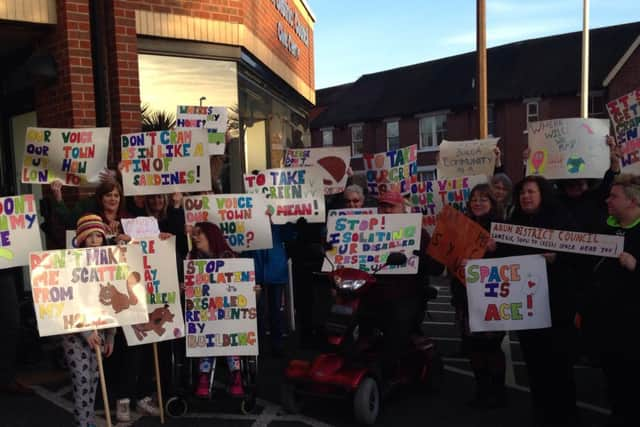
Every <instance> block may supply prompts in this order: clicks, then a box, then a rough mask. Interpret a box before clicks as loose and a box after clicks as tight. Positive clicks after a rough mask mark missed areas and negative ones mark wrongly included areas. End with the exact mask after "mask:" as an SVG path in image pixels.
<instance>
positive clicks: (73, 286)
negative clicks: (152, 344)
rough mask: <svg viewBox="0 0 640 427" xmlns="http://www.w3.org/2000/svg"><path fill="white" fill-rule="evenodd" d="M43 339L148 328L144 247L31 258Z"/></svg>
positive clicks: (51, 253) (41, 254)
mask: <svg viewBox="0 0 640 427" xmlns="http://www.w3.org/2000/svg"><path fill="white" fill-rule="evenodd" d="M29 268H30V273H31V292H32V295H33V303H34V306H35V313H36V319H37V323H38V331H40V336H43V337H44V336H48V335H60V334H69V333H74V332H81V331H90V330H94V329H103V328H112V327H115V326H124V325H131V324H135V323H143V322H147V321H148V320H149V319H148V314H147V301H146V297H145V292H146V291H145V286H144V281H143V280H144V270H143V266H142V250H141V248H140V245H120V246H101V247H97V248H84V249H63V250H56V251H44V252H32V253H31V254H30V263H29Z"/></svg>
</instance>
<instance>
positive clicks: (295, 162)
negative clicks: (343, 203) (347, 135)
mask: <svg viewBox="0 0 640 427" xmlns="http://www.w3.org/2000/svg"><path fill="white" fill-rule="evenodd" d="M350 162H351V147H349V146H346V147H324V148H300V149H297V148H295V149H294V148H288V149H287V151H286V152H285V155H284V167H285V168H298V167H304V166H313V165H315V166H318V170H319V171H320V174H321V175H322V182H323V184H324V193H325V194H338V193H342V192H343V191H344V187H345V185H346V184H347V179H348V178H349V177H348V176H347V168H348V167H349V163H350Z"/></svg>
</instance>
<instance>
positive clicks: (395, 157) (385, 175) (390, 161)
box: [362, 144, 418, 196]
mask: <svg viewBox="0 0 640 427" xmlns="http://www.w3.org/2000/svg"><path fill="white" fill-rule="evenodd" d="M362 159H363V160H364V170H365V173H366V174H367V188H368V190H369V194H371V195H374V196H375V195H379V194H380V193H384V192H385V191H399V192H401V193H402V194H408V193H409V192H410V191H411V184H414V183H416V182H418V146H417V145H415V144H414V145H410V146H409V147H404V148H399V149H397V150H391V151H385V152H382V153H376V154H371V153H364V154H363V155H362Z"/></svg>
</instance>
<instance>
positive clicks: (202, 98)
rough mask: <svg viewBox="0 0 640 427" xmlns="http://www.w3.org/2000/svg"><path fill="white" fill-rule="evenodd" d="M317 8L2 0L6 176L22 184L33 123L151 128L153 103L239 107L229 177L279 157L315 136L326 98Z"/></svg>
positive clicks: (296, 1)
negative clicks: (312, 116)
mask: <svg viewBox="0 0 640 427" xmlns="http://www.w3.org/2000/svg"><path fill="white" fill-rule="evenodd" d="M314 19H315V18H314V16H313V13H312V12H311V10H310V9H309V7H308V5H307V4H306V2H305V0H200V1H181V0H127V1H125V0H30V1H23V0H0V36H1V38H2V41H3V43H2V47H0V58H1V60H2V63H3V67H2V68H3V69H2V71H1V72H0V78H1V80H2V91H3V92H2V98H3V102H2V109H1V113H2V117H1V120H0V130H1V133H0V135H2V136H1V143H0V159H1V161H0V165H1V166H0V169H1V173H0V178H1V184H2V192H3V194H18V193H25V192H33V193H34V194H36V198H39V196H40V191H41V187H39V186H33V188H31V187H30V186H25V185H22V184H20V179H19V171H20V159H21V157H22V153H23V150H24V131H25V128H26V127H27V126H42V127H61V128H73V127H101V126H108V127H110V128H111V145H110V151H109V155H110V156H109V163H110V166H111V167H114V166H115V165H116V164H117V161H118V157H119V138H120V135H121V134H124V133H131V132H137V131H140V130H141V106H142V105H145V106H147V111H149V112H152V113H157V112H164V113H169V114H170V115H173V116H175V112H176V106H177V105H179V104H180V105H213V106H227V107H228V109H229V116H230V117H231V119H232V124H231V128H232V132H230V134H229V139H230V141H228V142H229V144H228V146H227V148H228V152H227V154H228V156H227V158H228V161H227V163H226V166H227V167H226V168H225V175H226V179H225V182H226V185H227V190H229V191H241V190H242V173H243V172H244V171H246V170H252V169H262V168H266V167H269V166H271V165H272V164H275V165H278V164H279V163H280V157H281V155H282V150H283V148H284V147H285V146H286V145H296V144H297V145H302V144H304V140H305V139H306V140H307V144H308V138H309V133H308V128H307V123H308V113H309V111H310V109H311V108H312V106H313V104H314V102H315V88H314V85H315V83H314V62H313V61H314V57H313V52H314V38H313V26H314Z"/></svg>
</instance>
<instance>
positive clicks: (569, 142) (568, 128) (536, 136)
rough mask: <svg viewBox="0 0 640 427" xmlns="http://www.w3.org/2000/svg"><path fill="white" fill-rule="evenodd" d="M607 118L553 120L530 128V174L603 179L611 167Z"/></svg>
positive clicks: (532, 124) (538, 123) (562, 177)
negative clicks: (607, 137)
mask: <svg viewBox="0 0 640 427" xmlns="http://www.w3.org/2000/svg"><path fill="white" fill-rule="evenodd" d="M608 134H609V120H607V119H580V118H575V119H554V120H543V121H539V122H531V123H529V126H528V137H529V159H528V161H527V172H526V174H527V175H542V176H544V177H545V178H547V179H578V178H597V179H600V178H602V177H603V176H604V173H605V172H606V171H607V169H608V168H609V162H610V161H609V146H608V145H607V139H606V136H607V135H608Z"/></svg>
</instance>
